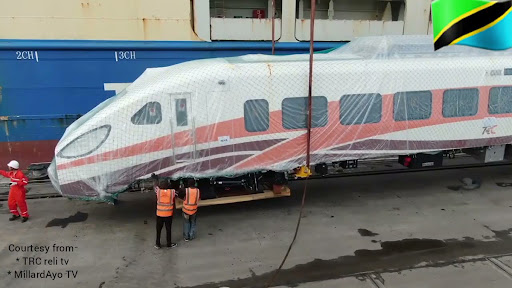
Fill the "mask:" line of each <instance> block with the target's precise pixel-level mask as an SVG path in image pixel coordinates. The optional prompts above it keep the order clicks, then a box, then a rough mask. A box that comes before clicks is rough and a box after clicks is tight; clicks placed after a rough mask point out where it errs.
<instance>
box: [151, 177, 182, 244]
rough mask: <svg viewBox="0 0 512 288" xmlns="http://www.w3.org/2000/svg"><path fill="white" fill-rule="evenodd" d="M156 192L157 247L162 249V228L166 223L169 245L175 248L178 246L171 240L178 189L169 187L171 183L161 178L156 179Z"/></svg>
mask: <svg viewBox="0 0 512 288" xmlns="http://www.w3.org/2000/svg"><path fill="white" fill-rule="evenodd" d="M155 182H156V183H157V184H156V185H155V193H156V245H155V248H156V249H160V248H161V247H162V246H161V245H160V236H161V232H162V228H163V226H164V224H165V231H166V232H167V247H168V248H174V247H176V246H178V244H176V243H172V241H171V227H172V216H173V214H174V210H175V208H176V207H175V201H174V200H175V199H176V190H174V189H169V183H168V182H167V180H164V179H160V180H156V181H155Z"/></svg>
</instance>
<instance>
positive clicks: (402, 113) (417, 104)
mask: <svg viewBox="0 0 512 288" xmlns="http://www.w3.org/2000/svg"><path fill="white" fill-rule="evenodd" d="M393 102H394V103H393V104H394V111H393V113H394V119H395V121H411V120H424V119H429V118H430V116H431V115H432V92H430V91H407V92H398V93H395V95H394V98H393Z"/></svg>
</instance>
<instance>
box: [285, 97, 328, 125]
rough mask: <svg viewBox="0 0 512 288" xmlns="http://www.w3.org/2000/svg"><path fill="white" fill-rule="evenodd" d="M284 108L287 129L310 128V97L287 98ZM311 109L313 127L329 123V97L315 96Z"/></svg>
mask: <svg viewBox="0 0 512 288" xmlns="http://www.w3.org/2000/svg"><path fill="white" fill-rule="evenodd" d="M282 110H283V127H284V128H285V129H299V128H308V110H309V109H308V97H294V98H286V99H284V100H283V103H282ZM311 111H312V115H311V128H315V127H323V126H325V125H327V117H328V115H327V98H325V97H324V96H313V97H312V105H311Z"/></svg>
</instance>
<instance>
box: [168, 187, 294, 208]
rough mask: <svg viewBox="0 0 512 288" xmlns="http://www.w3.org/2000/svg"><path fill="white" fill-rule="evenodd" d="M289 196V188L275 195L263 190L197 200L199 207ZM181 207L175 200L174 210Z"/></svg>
mask: <svg viewBox="0 0 512 288" xmlns="http://www.w3.org/2000/svg"><path fill="white" fill-rule="evenodd" d="M290 195H291V192H290V188H288V187H283V191H282V192H281V193H280V194H275V193H274V192H273V191H270V190H265V191H264V192H263V193H256V194H249V195H240V196H228V197H220V198H215V199H207V200H199V207H203V206H213V205H220V204H230V203H238V202H248V201H254V200H263V199H271V198H278V197H286V196H290ZM182 207H183V200H181V199H178V198H176V209H181V208H182Z"/></svg>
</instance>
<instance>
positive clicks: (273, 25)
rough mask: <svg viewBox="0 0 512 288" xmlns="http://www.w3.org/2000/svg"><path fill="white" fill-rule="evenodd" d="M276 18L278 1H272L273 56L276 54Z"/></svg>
mask: <svg viewBox="0 0 512 288" xmlns="http://www.w3.org/2000/svg"><path fill="white" fill-rule="evenodd" d="M275 18H276V0H272V55H274V54H275V52H274V51H275V32H274V31H275V29H276V28H275V24H274V19H275Z"/></svg>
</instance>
